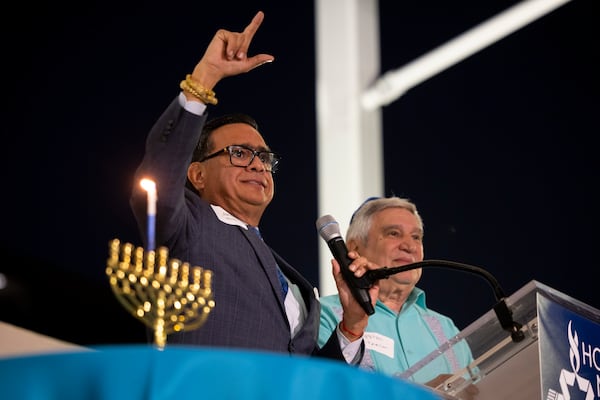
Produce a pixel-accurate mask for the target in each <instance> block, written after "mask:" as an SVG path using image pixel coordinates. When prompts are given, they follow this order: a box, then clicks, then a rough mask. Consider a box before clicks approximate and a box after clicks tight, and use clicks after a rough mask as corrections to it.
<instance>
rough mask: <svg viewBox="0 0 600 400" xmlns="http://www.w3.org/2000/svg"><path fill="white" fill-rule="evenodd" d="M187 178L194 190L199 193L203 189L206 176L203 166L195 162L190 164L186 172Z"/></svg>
mask: <svg viewBox="0 0 600 400" xmlns="http://www.w3.org/2000/svg"><path fill="white" fill-rule="evenodd" d="M187 177H188V179H189V180H190V182H191V183H192V185H193V186H194V187H195V188H196V190H198V191H199V192H200V191H202V189H204V183H205V178H206V174H205V171H204V165H202V163H199V162H197V161H194V162H193V163H191V164H190V165H189V167H188V170H187Z"/></svg>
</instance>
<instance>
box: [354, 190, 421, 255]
mask: <svg viewBox="0 0 600 400" xmlns="http://www.w3.org/2000/svg"><path fill="white" fill-rule="evenodd" d="M388 208H404V209H405V210H408V211H410V212H411V213H412V214H414V216H415V217H417V223H418V224H419V227H420V228H421V230H423V220H422V219H421V216H420V215H419V212H418V211H417V206H416V205H415V204H414V203H413V202H411V201H410V200H409V199H406V198H402V197H396V196H393V197H370V198H368V199H367V200H365V202H364V203H362V204H361V205H360V207H358V209H357V210H356V211H355V212H354V214H352V218H351V219H350V226H349V227H348V230H347V231H346V242H349V241H350V240H355V241H358V242H360V243H363V244H366V243H367V239H368V237H369V230H370V229H371V223H372V221H373V215H375V214H376V213H378V212H380V211H383V210H385V209H388Z"/></svg>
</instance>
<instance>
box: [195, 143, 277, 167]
mask: <svg viewBox="0 0 600 400" xmlns="http://www.w3.org/2000/svg"><path fill="white" fill-rule="evenodd" d="M220 154H229V162H230V163H231V165H233V166H235V167H243V168H246V167H247V166H249V165H250V164H252V161H254V157H256V156H258V159H259V160H260V162H261V163H263V164H264V166H265V168H266V170H267V171H268V172H271V173H273V174H274V173H275V171H277V165H278V164H279V160H281V157H280V156H279V155H278V154H276V153H273V152H271V151H256V150H254V149H251V148H249V147H246V146H242V145H231V146H227V147H224V148H222V149H221V150H218V151H215V152H214V153H212V154H209V155H207V156H206V157H204V158H202V159H201V160H198V162H202V161H206V160H208V159H210V158H213V157H216V156H218V155H220Z"/></svg>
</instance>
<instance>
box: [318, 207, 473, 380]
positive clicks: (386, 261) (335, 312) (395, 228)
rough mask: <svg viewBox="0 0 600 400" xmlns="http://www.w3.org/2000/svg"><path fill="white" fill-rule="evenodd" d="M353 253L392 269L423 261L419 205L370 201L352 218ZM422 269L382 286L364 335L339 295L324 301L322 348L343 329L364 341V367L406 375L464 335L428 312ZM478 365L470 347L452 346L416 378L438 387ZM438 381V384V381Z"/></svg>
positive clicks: (350, 336) (350, 245) (349, 243)
mask: <svg viewBox="0 0 600 400" xmlns="http://www.w3.org/2000/svg"><path fill="white" fill-rule="evenodd" d="M346 245H347V247H348V250H349V251H351V250H354V251H356V252H358V253H359V254H360V255H361V256H364V257H367V258H368V259H369V260H371V261H373V262H375V263H377V264H379V265H381V266H388V267H397V266H401V265H406V264H411V263H415V262H419V261H423V221H422V219H421V216H420V215H419V213H418V211H417V208H416V206H415V204H414V203H412V202H410V201H409V200H408V199H404V198H399V197H389V198H369V199H368V200H367V201H365V202H364V203H363V204H362V205H361V206H360V208H359V209H358V210H356V212H355V213H354V214H353V215H352V219H351V220H350V226H349V227H348V231H347V233H346ZM421 274H422V269H421V268H418V269H413V270H409V271H404V272H401V273H398V274H395V275H392V276H390V277H389V278H388V279H382V280H380V281H379V282H378V285H379V297H378V299H377V303H376V305H375V314H373V315H372V316H370V317H369V320H368V325H366V327H364V329H363V330H358V329H357V328H356V326H353V327H352V328H353V329H349V328H348V327H347V326H345V324H344V321H343V318H342V308H341V305H340V300H339V296H338V295H337V294H335V295H330V296H325V297H322V298H321V300H320V301H321V322H320V329H319V344H324V343H325V342H326V341H327V340H328V339H329V337H330V336H331V333H332V332H333V331H334V330H336V329H337V328H338V327H339V330H338V331H339V332H341V333H342V334H343V335H344V336H345V337H346V338H347V339H348V340H349V341H355V340H357V339H359V338H361V337H362V339H363V340H364V342H365V348H366V351H365V355H364V357H363V359H362V361H361V363H360V367H361V368H364V369H367V370H371V371H378V372H382V373H384V374H387V375H391V376H403V375H402V373H403V372H406V370H408V369H409V368H410V367H411V366H413V365H414V364H416V363H417V362H418V361H420V360H422V359H423V358H424V357H426V356H427V355H429V354H430V353H431V352H432V351H434V350H436V349H437V348H438V347H439V346H440V345H442V344H443V343H444V342H446V341H448V339H450V338H452V337H453V336H455V335H456V334H458V333H459V329H458V328H457V327H456V325H455V324H454V322H453V321H452V319H451V318H450V317H448V316H445V315H442V314H440V313H438V312H436V311H433V310H431V309H429V308H427V305H426V303H425V292H424V291H423V290H421V289H419V288H418V287H416V284H417V282H418V281H419V279H420V278H421ZM472 361H473V357H472V354H471V351H470V349H469V347H468V345H467V343H466V342H465V341H464V340H462V341H460V342H458V343H457V344H455V345H454V346H451V347H450V348H449V349H448V350H447V351H446V352H445V353H444V356H443V357H437V358H436V359H435V360H433V361H432V362H430V363H429V364H427V365H426V366H425V367H424V368H421V369H420V370H418V371H417V372H416V373H414V374H412V376H411V379H413V380H414V381H416V382H418V383H421V384H429V385H431V386H436V383H434V382H438V381H439V376H440V375H441V376H447V375H446V374H454V373H456V372H458V371H460V370H461V369H462V368H464V367H466V366H467V365H468V364H469V363H470V362H472ZM435 378H438V379H435Z"/></svg>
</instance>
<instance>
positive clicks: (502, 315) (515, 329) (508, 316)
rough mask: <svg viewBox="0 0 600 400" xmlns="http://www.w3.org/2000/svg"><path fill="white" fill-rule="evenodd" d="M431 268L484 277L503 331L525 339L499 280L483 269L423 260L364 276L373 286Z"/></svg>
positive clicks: (514, 339) (447, 262)
mask: <svg viewBox="0 0 600 400" xmlns="http://www.w3.org/2000/svg"><path fill="white" fill-rule="evenodd" d="M431 266H434V267H436V266H437V267H440V266H443V267H448V268H450V269H456V270H459V271H467V272H472V273H475V274H476V275H479V276H481V277H483V278H484V279H485V280H486V281H487V282H488V283H489V284H490V285H491V286H492V288H493V289H494V296H495V297H496V300H497V302H496V304H495V305H494V312H495V313H496V317H498V321H500V326H502V329H504V330H505V331H508V332H509V333H510V336H511V338H512V340H513V342H515V343H516V342H520V341H521V340H523V339H524V338H525V334H524V333H523V331H522V330H521V327H522V326H523V325H522V324H520V323H518V322H516V321H514V320H513V318H512V311H511V310H510V309H509V308H508V305H507V304H506V301H505V298H506V296H505V295H504V291H503V290H502V288H501V287H500V284H499V283H498V280H496V278H495V277H494V276H493V275H492V274H490V273H489V272H488V271H486V270H485V269H483V268H479V267H476V266H474V265H469V264H463V263H458V262H454V261H445V260H423V261H420V262H416V263H411V264H407V265H402V266H399V267H382V268H379V269H374V270H370V271H367V273H366V274H365V275H364V276H365V277H366V278H367V280H369V282H370V284H371V285H372V284H373V283H375V282H376V281H378V280H380V279H388V278H389V277H390V276H392V275H395V274H398V273H400V272H404V271H410V270H413V269H417V268H422V267H431Z"/></svg>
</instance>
